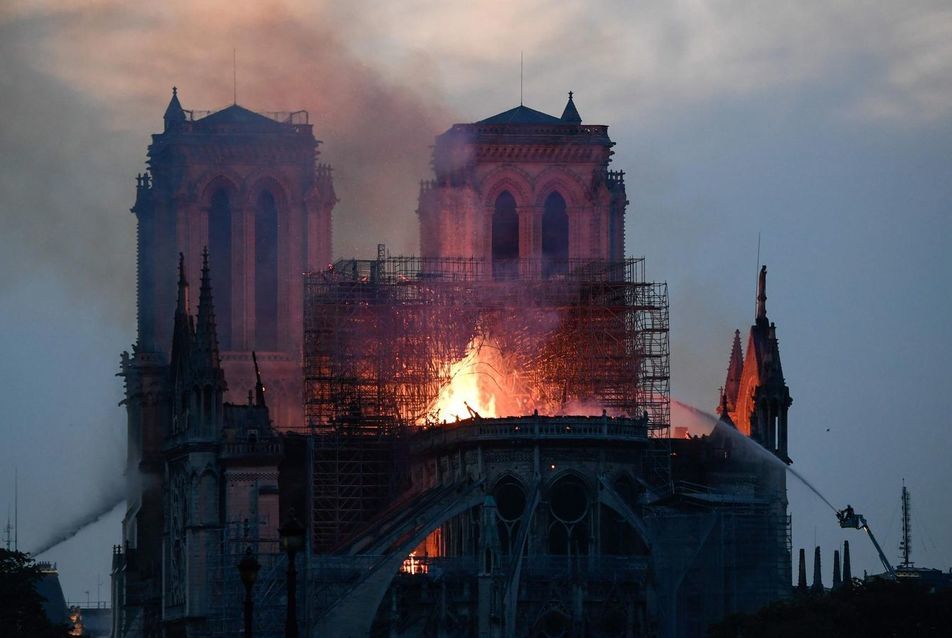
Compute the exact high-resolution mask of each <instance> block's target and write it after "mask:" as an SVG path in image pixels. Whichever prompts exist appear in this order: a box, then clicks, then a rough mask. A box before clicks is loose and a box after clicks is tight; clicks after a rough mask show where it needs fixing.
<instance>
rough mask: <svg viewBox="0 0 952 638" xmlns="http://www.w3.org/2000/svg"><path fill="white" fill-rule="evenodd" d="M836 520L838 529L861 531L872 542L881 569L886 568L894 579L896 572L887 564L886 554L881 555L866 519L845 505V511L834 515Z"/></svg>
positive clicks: (881, 552)
mask: <svg viewBox="0 0 952 638" xmlns="http://www.w3.org/2000/svg"><path fill="white" fill-rule="evenodd" d="M836 518H837V520H838V521H839V523H840V527H843V528H847V527H849V528H852V529H861V530H863V531H865V532H866V533H867V534H868V535H869V540H871V541H873V546H874V547H875V548H876V551H877V552H878V553H879V560H880V561H881V562H882V564H883V567H885V568H886V572H887V573H888V574H889V575H890V576H892V577H893V578H895V577H896V570H894V569H893V566H892V565H890V564H889V559H888V558H886V554H884V553H883V548H882V547H880V546H879V542H878V541H877V540H876V535H875V534H873V530H871V529H870V528H869V523H867V522H866V517H865V516H863V515H862V514H857V513H856V512H854V511H853V508H852V507H850V506H849V505H847V506H846V509H844V510H840V511H839V512H837V513H836Z"/></svg>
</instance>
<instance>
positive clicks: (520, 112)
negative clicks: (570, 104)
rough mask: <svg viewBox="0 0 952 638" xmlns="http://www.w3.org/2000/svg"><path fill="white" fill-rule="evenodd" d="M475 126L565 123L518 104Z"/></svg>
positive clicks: (552, 116)
mask: <svg viewBox="0 0 952 638" xmlns="http://www.w3.org/2000/svg"><path fill="white" fill-rule="evenodd" d="M477 124H565V122H563V121H562V120H560V119H559V118H557V117H555V116H554V115H549V114H547V113H543V112H542V111H537V110H535V109H530V108H529V107H528V106H523V105H521V104H520V105H519V106H517V107H516V108H514V109H509V110H508V111H503V112H502V113H497V114H496V115H493V116H492V117H487V118H486V119H485V120H480V121H479V122H477Z"/></svg>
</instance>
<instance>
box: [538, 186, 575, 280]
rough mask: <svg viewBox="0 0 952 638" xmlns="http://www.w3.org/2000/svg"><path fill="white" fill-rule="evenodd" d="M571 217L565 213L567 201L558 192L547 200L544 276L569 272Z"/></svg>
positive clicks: (543, 222)
mask: <svg viewBox="0 0 952 638" xmlns="http://www.w3.org/2000/svg"><path fill="white" fill-rule="evenodd" d="M568 260H569V216H568V214H566V212H565V199H564V198H563V197H562V196H561V195H559V194H558V193H557V192H553V193H551V194H550V195H549V196H548V197H546V198H545V210H544V212H543V213H542V276H543V277H545V278H549V277H551V276H552V275H556V274H559V273H564V272H567V271H568V265H569V264H568Z"/></svg>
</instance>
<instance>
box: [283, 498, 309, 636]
mask: <svg viewBox="0 0 952 638" xmlns="http://www.w3.org/2000/svg"><path fill="white" fill-rule="evenodd" d="M304 531H305V530H304V527H303V526H302V525H301V524H300V523H299V522H298V520H297V519H296V518H295V517H294V508H293V507H292V508H291V509H290V510H288V518H287V519H286V520H285V521H284V525H282V526H281V527H280V528H279V529H278V535H279V536H280V537H281V548H282V549H283V550H284V551H285V552H287V554H288V617H287V619H286V620H285V623H284V635H285V638H298V625H297V571H296V570H295V568H294V557H295V555H296V554H297V553H298V552H299V551H301V550H302V549H303V548H304Z"/></svg>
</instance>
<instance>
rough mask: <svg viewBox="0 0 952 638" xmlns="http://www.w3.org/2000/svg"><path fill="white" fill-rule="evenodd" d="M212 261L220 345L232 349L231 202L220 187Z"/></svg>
mask: <svg viewBox="0 0 952 638" xmlns="http://www.w3.org/2000/svg"><path fill="white" fill-rule="evenodd" d="M208 259H209V261H210V262H211V263H210V264H209V267H210V268H211V272H212V278H213V279H212V282H213V287H214V294H215V314H216V315H217V324H218V343H219V345H220V346H221V348H222V349H223V350H230V349H231V199H230V198H229V196H228V191H227V190H225V189H224V188H219V189H218V190H216V191H215V193H214V194H213V195H212V201H211V207H210V208H209V211H208Z"/></svg>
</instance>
